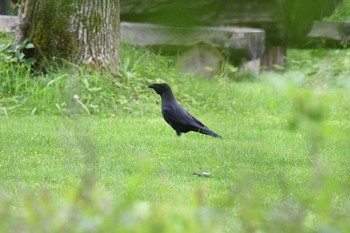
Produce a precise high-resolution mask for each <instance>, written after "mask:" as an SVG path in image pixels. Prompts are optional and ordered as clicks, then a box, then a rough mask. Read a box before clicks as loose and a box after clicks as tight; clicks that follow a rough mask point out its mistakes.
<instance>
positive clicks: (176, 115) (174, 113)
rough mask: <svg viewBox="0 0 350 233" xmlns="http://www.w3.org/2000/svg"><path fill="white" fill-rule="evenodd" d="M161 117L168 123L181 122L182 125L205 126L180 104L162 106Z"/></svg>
mask: <svg viewBox="0 0 350 233" xmlns="http://www.w3.org/2000/svg"><path fill="white" fill-rule="evenodd" d="M162 113H163V117H164V119H165V121H166V122H168V123H169V124H170V125H172V124H181V125H184V126H195V127H200V128H201V127H205V125H204V124H203V123H202V122H200V121H199V120H197V119H196V118H195V117H194V116H192V115H191V114H189V113H188V112H187V111H186V110H185V109H184V108H182V107H181V106H180V105H177V106H174V105H170V106H164V107H163V109H162Z"/></svg>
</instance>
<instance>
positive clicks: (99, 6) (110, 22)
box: [15, 0, 120, 69]
mask: <svg viewBox="0 0 350 233" xmlns="http://www.w3.org/2000/svg"><path fill="white" fill-rule="evenodd" d="M119 7H120V5H119V0H74V1H72V0H22V1H21V8H20V13H19V18H20V26H19V29H18V30H17V33H16V37H15V44H18V43H20V42H21V41H23V40H24V39H26V38H27V39H28V40H29V41H30V42H32V43H33V44H34V45H35V50H34V51H33V54H31V55H32V56H34V57H35V58H36V59H37V60H39V61H41V60H42V59H43V58H45V59H48V60H52V59H54V58H63V59H67V60H69V61H72V62H74V63H77V64H82V63H83V64H91V65H94V66H98V67H104V68H108V69H116V68H117V65H118V62H119V40H120V33H119V29H120V20H119V10H120V9H119Z"/></svg>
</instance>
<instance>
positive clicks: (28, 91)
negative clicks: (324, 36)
mask: <svg viewBox="0 0 350 233" xmlns="http://www.w3.org/2000/svg"><path fill="white" fill-rule="evenodd" d="M0 39H2V40H5V41H6V40H8V37H0ZM348 53H349V51H348V50H314V51H310V50H308V51H300V50H290V51H289V53H288V55H289V57H288V67H287V69H286V70H284V72H283V73H274V74H271V73H264V74H262V75H260V76H258V77H256V78H255V79H254V80H251V81H244V80H242V81H241V82H237V77H233V76H232V74H230V73H229V72H228V71H225V70H224V71H223V73H222V74H220V76H218V77H216V78H214V79H212V80H205V79H201V78H198V77H192V76H190V75H184V74H180V73H179V72H178V71H177V70H176V69H175V67H176V66H175V65H176V60H175V59H174V58H169V57H164V56H160V55H158V54H156V53H154V52H152V51H150V50H147V49H140V48H138V49H136V48H133V47H129V46H125V45H124V46H123V47H122V58H123V64H122V66H121V70H120V72H119V74H118V75H111V74H104V75H103V74H100V73H99V72H96V71H93V70H89V69H86V68H82V67H75V66H74V65H72V64H66V67H67V68H66V69H62V68H57V67H54V66H53V67H48V69H47V72H46V73H32V72H31V71H30V70H29V69H28V67H27V66H26V65H23V63H18V62H13V61H12V60H11V59H10V58H6V57H5V58H6V59H2V60H0V107H1V108H0V178H1V179H0V232H201V233H202V232H210V233H212V232H348V231H349V229H350V225H349V223H348V219H349V217H350V216H349V213H350V211H349V210H350V209H349V208H350V196H349V193H350V192H349V191H350V190H349V189H350V184H349V181H350V179H349V178H350V177H349V174H350V171H349V167H350V166H349V161H350V160H349V158H348V151H349V149H350V148H349V143H348V142H349V137H350V127H349V123H350V122H349V115H350V107H349V104H348V103H349V102H350V94H349V90H348V87H349V73H350V72H349V68H348V63H349V61H348V55H349V54H348ZM0 55H1V56H2V58H4V56H7V55H8V53H7V52H6V51H2V52H0ZM1 56H0V57H1ZM235 75H236V74H235ZM163 81H166V82H168V83H169V84H170V85H171V86H172V88H173V90H174V94H175V96H176V97H177V98H178V100H179V102H180V103H181V104H182V105H183V106H184V107H185V108H186V109H187V110H188V111H189V112H191V113H192V114H193V115H195V116H196V117H198V118H199V119H200V120H201V121H203V122H204V123H205V124H206V125H208V126H209V127H210V128H211V129H213V130H214V131H215V132H217V133H218V134H220V135H222V136H223V138H224V139H223V140H218V139H215V138H212V137H208V136H204V135H200V134H197V133H188V134H184V135H183V136H181V137H177V136H176V134H175V132H174V131H173V130H172V129H171V128H170V127H169V126H168V125H167V124H166V122H165V121H164V120H163V119H162V116H161V113H160V98H159V96H158V95H156V94H155V93H154V91H152V90H151V89H149V88H147V85H148V84H150V83H153V82H163ZM74 95H79V99H80V101H81V102H82V104H83V105H84V106H82V104H79V103H78V102H77V101H76V100H75V99H74V98H73V96H74ZM86 109H87V110H88V111H87V110H86ZM204 171H206V172H210V173H211V176H210V177H208V178H207V177H197V176H194V175H193V172H204Z"/></svg>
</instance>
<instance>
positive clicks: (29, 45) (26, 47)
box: [24, 43, 35, 49]
mask: <svg viewBox="0 0 350 233" xmlns="http://www.w3.org/2000/svg"><path fill="white" fill-rule="evenodd" d="M24 48H25V49H33V48H35V46H34V44H32V43H28V44H26V45H25V46H24Z"/></svg>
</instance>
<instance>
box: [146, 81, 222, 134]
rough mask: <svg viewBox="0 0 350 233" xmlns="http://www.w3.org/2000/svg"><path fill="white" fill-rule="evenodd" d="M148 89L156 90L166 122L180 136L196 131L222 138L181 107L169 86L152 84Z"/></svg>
mask: <svg viewBox="0 0 350 233" xmlns="http://www.w3.org/2000/svg"><path fill="white" fill-rule="evenodd" d="M148 87H149V88H152V89H154V91H155V92H156V93H157V94H158V95H160V97H161V98H162V115H163V117H164V120H165V121H166V122H167V123H168V124H169V125H170V126H171V127H172V128H173V129H174V130H175V131H176V134H177V135H178V136H180V135H181V134H182V133H187V132H189V131H194V132H198V133H202V134H206V135H210V136H213V137H215V138H222V137H221V136H220V135H218V134H216V133H214V132H213V131H211V130H210V129H209V128H208V127H206V126H205V125H204V124H203V123H202V122H200V121H199V120H197V119H196V118H195V117H193V116H192V115H191V114H189V113H188V112H187V111H186V110H185V109H184V108H183V107H181V105H180V104H178V103H177V101H176V99H175V97H174V94H173V92H172V91H171V88H170V86H169V85H168V84H166V83H160V84H151V85H149V86H148Z"/></svg>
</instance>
